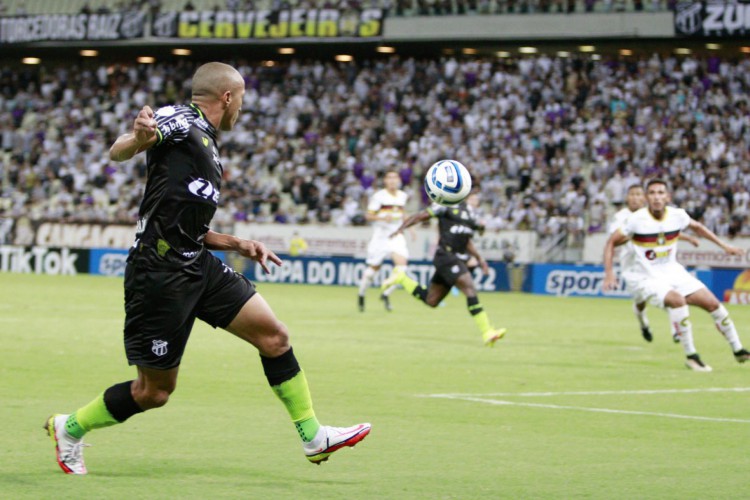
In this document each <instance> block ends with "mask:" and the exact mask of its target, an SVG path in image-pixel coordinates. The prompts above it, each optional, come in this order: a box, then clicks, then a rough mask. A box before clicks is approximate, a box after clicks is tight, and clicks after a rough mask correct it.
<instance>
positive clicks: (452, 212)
mask: <svg viewBox="0 0 750 500" xmlns="http://www.w3.org/2000/svg"><path fill="white" fill-rule="evenodd" d="M427 212H428V213H429V214H430V215H431V216H433V217H437V219H438V231H439V233H440V239H439V241H438V247H439V248H441V249H443V250H445V251H446V252H450V253H452V254H454V255H456V256H457V257H459V258H461V259H462V260H468V259H469V254H468V253H467V252H466V247H467V246H468V244H469V240H471V237H472V236H473V235H474V230H475V229H477V228H479V222H478V221H477V219H476V213H475V211H474V209H472V208H471V207H470V206H468V205H467V204H466V203H459V204H458V205H456V206H454V207H446V206H443V205H438V204H433V205H431V206H430V207H429V208H428V209H427Z"/></svg>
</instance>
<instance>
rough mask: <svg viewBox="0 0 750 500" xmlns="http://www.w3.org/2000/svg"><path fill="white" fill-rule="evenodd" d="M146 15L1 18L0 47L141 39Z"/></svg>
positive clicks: (118, 14) (115, 14) (47, 15)
mask: <svg viewBox="0 0 750 500" xmlns="http://www.w3.org/2000/svg"><path fill="white" fill-rule="evenodd" d="M145 25H146V13H145V12H113V13H110V14H41V15H34V16H14V17H3V18H0V44H3V43H33V42H48V41H83V40H126V39H132V38H140V37H142V36H143V34H144V27H145Z"/></svg>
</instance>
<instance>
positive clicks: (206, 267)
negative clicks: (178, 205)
mask: <svg viewBox="0 0 750 500" xmlns="http://www.w3.org/2000/svg"><path fill="white" fill-rule="evenodd" d="M254 294H255V286H254V285H253V284H252V283H251V282H250V280H248V279H247V278H246V277H244V276H243V275H241V274H239V273H236V272H234V271H233V270H232V269H231V268H230V267H228V266H226V265H224V264H223V263H222V262H221V261H220V260H219V259H218V258H217V257H215V256H214V255H212V254H211V253H210V252H207V251H206V252H204V254H203V255H202V256H201V257H200V258H199V259H198V260H197V261H196V262H195V263H193V264H192V265H190V266H189V267H187V268H185V269H177V270H169V271H160V270H156V271H155V270H151V269H143V268H139V267H138V264H134V263H131V262H128V264H127V266H126V268H125V354H126V356H127V358H128V363H130V364H131V365H137V366H143V367H147V368H156V369H160V370H168V369H170V368H174V367H175V366H178V365H179V364H180V360H181V359H182V354H183V352H184V351H185V345H186V344H187V341H188V337H190V330H191V329H192V328H193V323H194V322H195V318H198V319H201V320H203V321H205V322H206V323H208V324H209V325H211V326H213V327H214V328H216V327H222V328H223V327H226V326H227V325H229V323H231V322H232V320H233V319H234V318H235V316H237V314H238V313H239V312H240V309H242V306H243V305H245V303H246V302H247V301H248V299H250V297H252V296H253V295H254Z"/></svg>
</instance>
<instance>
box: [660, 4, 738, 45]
mask: <svg viewBox="0 0 750 500" xmlns="http://www.w3.org/2000/svg"><path fill="white" fill-rule="evenodd" d="M674 30H675V33H676V34H677V35H683V36H693V37H742V36H746V35H748V34H750V2H740V1H725V0H706V1H704V2H692V1H691V2H679V3H677V5H676V6H675V10H674Z"/></svg>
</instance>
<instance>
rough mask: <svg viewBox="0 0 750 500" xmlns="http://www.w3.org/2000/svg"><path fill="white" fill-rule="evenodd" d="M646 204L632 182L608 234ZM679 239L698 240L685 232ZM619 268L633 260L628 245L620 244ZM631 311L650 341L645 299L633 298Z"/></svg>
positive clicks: (629, 265) (696, 242)
mask: <svg viewBox="0 0 750 500" xmlns="http://www.w3.org/2000/svg"><path fill="white" fill-rule="evenodd" d="M644 206H646V195H645V193H644V192H643V187H642V186H641V185H640V184H633V185H632V186H630V187H629V188H628V193H627V196H626V198H625V207H623V208H622V209H620V210H619V211H618V212H617V213H615V215H614V217H613V221H612V223H611V224H610V226H609V234H610V235H611V234H612V233H614V232H615V231H616V230H617V229H618V228H619V227H621V226H622V225H623V224H624V223H625V221H626V220H627V218H628V217H629V216H630V215H631V214H633V213H634V212H635V211H636V210H638V209H641V208H643V207H644ZM680 239H681V240H685V241H688V242H690V243H691V244H692V245H693V246H698V240H697V239H695V238H693V237H692V236H689V235H687V234H680ZM619 248H620V269H621V270H622V272H625V271H626V270H628V269H629V268H630V267H631V266H632V265H633V264H634V262H635V254H634V253H633V250H632V249H631V248H630V246H629V245H620V247H619ZM633 313H634V314H635V317H636V319H638V323H639V325H640V327H641V335H642V336H643V338H644V340H646V342H651V341H652V340H653V338H654V336H653V335H652V333H651V329H650V328H649V321H648V317H647V316H646V301H645V300H644V301H642V302H639V301H638V300H636V299H635V298H634V299H633ZM672 338H673V339H674V341H675V342H679V341H680V338H679V337H678V336H677V334H674V335H673V336H672Z"/></svg>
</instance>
